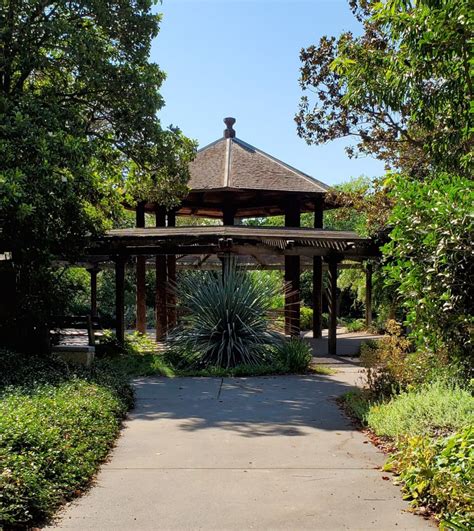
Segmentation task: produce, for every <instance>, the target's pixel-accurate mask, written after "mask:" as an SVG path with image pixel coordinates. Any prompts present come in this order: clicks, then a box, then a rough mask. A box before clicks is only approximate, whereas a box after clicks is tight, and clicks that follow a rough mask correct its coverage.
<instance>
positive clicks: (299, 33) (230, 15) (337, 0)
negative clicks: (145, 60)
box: [151, 0, 383, 184]
mask: <svg viewBox="0 0 474 531" xmlns="http://www.w3.org/2000/svg"><path fill="white" fill-rule="evenodd" d="M158 11H159V12H161V13H162V14H163V21H162V24H161V31H160V34H159V35H158V37H157V39H156V40H155V42H154V45H153V49H152V57H151V58H152V60H153V61H154V62H156V63H158V64H159V65H160V67H161V68H162V69H163V70H164V71H165V72H166V73H167V80H166V81H165V83H164V85H163V87H162V90H161V93H162V95H163V97H164V99H165V102H166V107H165V108H164V109H163V110H162V111H161V112H160V118H161V121H162V123H163V125H170V124H173V125H178V126H179V127H180V128H181V129H182V130H183V131H184V133H185V134H186V135H187V136H189V137H192V138H195V139H197V140H198V142H199V145H200V146H201V147H202V146H204V145H206V144H208V143H210V142H212V141H214V140H216V139H217V138H219V137H221V136H222V131H223V129H224V124H223V122H222V119H223V118H224V117H225V116H234V117H235V118H236V119H237V122H236V124H235V126H234V128H235V130H236V131H237V136H238V137H239V138H241V139H242V140H245V141H246V142H249V143H250V144H253V145H254V146H256V147H258V148H260V149H263V150H264V151H267V152H268V153H270V154H271V155H273V156H275V157H278V158H279V159H281V160H283V161H284V162H286V163H288V164H291V165H292V166H295V167H296V168H298V169H300V170H302V171H304V172H306V173H308V174H309V175H312V176H313V177H315V178H317V179H319V180H321V181H323V182H325V183H327V184H337V183H340V182H343V181H346V180H348V179H349V178H350V177H351V176H354V177H356V176H358V175H368V176H370V177H373V176H377V175H381V174H382V173H383V167H382V164H381V163H380V162H378V161H376V160H374V159H371V158H361V159H357V160H355V159H349V158H348V157H347V155H346V154H345V151H344V145H345V144H347V143H348V142H347V141H335V142H332V143H329V144H326V145H324V146H308V145H307V144H306V143H305V142H304V140H302V139H300V138H299V137H298V136H297V134H296V126H295V123H294V120H293V117H294V115H295V113H296V111H297V109H298V102H299V99H300V96H301V94H302V92H301V89H300V87H299V85H298V77H299V67H300V61H299V51H300V49H301V48H302V47H303V46H307V45H309V44H313V43H317V41H318V40H319V38H320V37H321V36H322V35H325V34H328V35H338V34H339V33H341V32H342V31H346V30H350V31H353V32H355V33H357V32H359V31H360V29H359V27H358V23H357V22H356V21H355V19H354V17H353V16H352V14H351V12H350V10H349V7H348V4H347V0H164V1H163V4H162V5H161V6H159V7H158Z"/></svg>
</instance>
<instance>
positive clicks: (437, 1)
mask: <svg viewBox="0 0 474 531" xmlns="http://www.w3.org/2000/svg"><path fill="white" fill-rule="evenodd" d="M350 3H351V6H352V9H353V11H354V13H355V15H356V17H357V18H358V20H359V21H360V22H361V23H362V26H363V34H362V35H361V36H360V37H354V36H353V35H352V34H349V33H345V34H343V35H341V36H340V37H339V38H338V39H335V38H328V37H324V38H323V39H322V40H321V41H320V43H319V46H313V47H309V48H307V49H305V50H303V51H302V53H301V59H302V61H303V67H302V70H301V72H302V73H301V80H300V82H301V85H302V87H303V89H311V90H313V91H314V92H315V93H316V95H317V96H318V98H319V101H318V102H317V103H316V105H315V106H314V108H313V106H312V104H311V102H310V101H309V98H307V97H305V98H303V100H302V102H301V106H300V111H299V113H298V115H297V117H296V121H297V125H298V132H299V134H300V135H301V136H302V137H303V138H305V139H306V140H307V142H309V143H315V144H318V143H322V142H325V141H328V140H331V139H334V138H340V137H345V136H356V137H357V138H358V139H359V140H358V144H357V145H356V146H355V147H353V148H349V154H350V155H354V154H356V153H364V154H371V155H374V156H376V157H378V158H380V159H381V160H384V161H385V162H386V164H387V168H389V169H390V170H391V171H390V172H389V173H388V174H387V175H386V176H385V177H384V178H383V179H382V180H381V181H380V182H379V190H378V194H379V199H377V198H376V197H374V195H373V194H371V193H370V191H369V194H368V197H366V198H364V196H361V197H360V198H355V199H354V197H348V198H347V197H346V199H344V197H341V199H340V200H341V203H342V204H344V201H346V203H345V204H347V205H349V206H351V205H357V204H358V205H359V207H360V208H362V209H363V208H364V203H365V205H368V207H370V208H372V210H373V207H375V210H373V211H374V212H375V213H376V209H377V205H379V209H380V215H383V216H385V217H386V218H387V222H386V223H387V226H388V228H389V230H390V234H389V240H390V241H389V243H388V244H387V245H386V246H385V248H384V261H385V272H386V275H387V278H388V280H387V282H386V284H387V286H388V288H390V287H391V288H392V289H395V290H396V291H397V293H398V296H399V300H400V304H401V305H402V307H403V308H404V310H405V314H406V322H407V324H408V325H409V326H410V330H411V332H410V335H411V337H412V339H413V340H414V342H415V344H416V345H417V346H418V347H419V348H422V349H425V350H429V351H432V352H437V351H440V350H442V349H444V350H446V351H448V352H449V353H450V354H452V355H456V354H459V353H462V354H463V355H464V357H465V356H466V354H467V353H468V352H469V350H470V349H471V347H472V345H471V344H470V341H469V331H470V330H472V325H473V323H474V320H473V311H472V303H470V301H472V300H473V295H474V294H473V293H472V273H471V272H470V269H469V265H468V264H470V263H471V262H472V251H471V250H470V246H469V244H468V239H469V233H470V231H472V218H470V215H469V212H470V211H471V210H472V197H473V193H474V192H473V182H472V179H471V167H472V161H473V150H472V131H473V115H472V113H471V111H472V101H473V88H472V87H473V85H472V59H471V57H472V54H471V51H472V50H471V46H472V36H473V27H474V17H473V15H472V9H470V3H469V2H468V0H388V1H386V2H376V1H372V0H358V1H355V0H352V1H351V2H350ZM374 198H375V200H374ZM384 198H385V199H384ZM382 200H383V202H382ZM382 207H383V208H382Z"/></svg>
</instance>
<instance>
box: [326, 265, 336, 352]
mask: <svg viewBox="0 0 474 531" xmlns="http://www.w3.org/2000/svg"><path fill="white" fill-rule="evenodd" d="M328 269H329V271H328V273H329V275H328V279H329V293H328V302H329V330H328V353H329V355H330V356H335V355H336V352H337V348H336V341H337V340H336V338H337V258H335V257H329V258H328Z"/></svg>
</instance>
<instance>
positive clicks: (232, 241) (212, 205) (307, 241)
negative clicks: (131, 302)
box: [88, 118, 379, 354]
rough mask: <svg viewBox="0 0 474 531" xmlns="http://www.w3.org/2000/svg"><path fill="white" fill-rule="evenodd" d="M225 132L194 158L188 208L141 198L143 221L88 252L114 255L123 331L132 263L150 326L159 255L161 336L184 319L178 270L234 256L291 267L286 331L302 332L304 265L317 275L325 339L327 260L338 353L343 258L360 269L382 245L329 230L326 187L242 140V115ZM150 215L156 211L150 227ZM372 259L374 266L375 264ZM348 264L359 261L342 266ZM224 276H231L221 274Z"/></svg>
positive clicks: (142, 317) (332, 346)
mask: <svg viewBox="0 0 474 531" xmlns="http://www.w3.org/2000/svg"><path fill="white" fill-rule="evenodd" d="M224 123H225V125H226V129H225V130H224V135H223V137H222V138H219V139H218V140H216V141H215V142H213V143H211V144H209V145H207V146H205V147H204V148H202V149H200V150H199V151H198V153H197V155H196V158H195V160H194V161H193V162H192V163H191V165H190V174H191V178H190V181H189V183H188V187H189V193H188V195H187V196H186V197H185V198H184V199H183V200H182V202H181V204H180V206H179V207H178V208H175V209H173V210H166V209H165V208H164V207H163V206H161V205H158V204H155V203H151V202H141V203H139V204H138V205H137V207H136V227H135V228H132V229H116V230H111V231H109V232H107V234H106V235H105V236H104V237H103V238H101V239H100V240H98V241H96V242H94V243H93V244H92V245H91V247H90V249H89V250H88V254H89V258H88V259H89V260H90V261H91V262H92V263H94V264H96V266H97V264H100V262H103V261H111V260H112V261H113V262H115V274H116V330H117V337H118V338H119V340H121V341H123V339H124V334H125V321H124V284H125V282H124V281H125V266H126V263H128V262H129V261H130V260H134V261H135V267H136V279H137V280H136V281H137V286H136V328H137V330H139V331H141V332H145V331H146V301H145V287H146V286H145V273H146V267H147V264H150V261H151V260H153V263H154V267H156V303H155V317H156V338H157V340H163V339H164V338H165V337H166V334H167V331H168V329H169V328H170V327H173V326H174V325H175V324H176V309H175V301H174V300H173V293H172V291H170V290H168V289H167V285H168V283H170V282H171V283H173V282H175V281H176V270H177V269H182V268H189V269H199V268H204V269H210V268H211V269H212V268H215V267H219V266H220V264H224V265H223V267H224V270H225V264H226V261H227V260H228V259H229V258H230V257H235V260H236V263H237V265H241V266H243V267H247V268H254V269H283V270H284V278H285V283H286V290H285V332H286V333H287V334H289V335H293V336H294V335H299V334H300V294H299V290H300V272H301V270H302V268H305V269H308V268H311V269H312V272H313V315H314V319H313V335H314V337H320V336H321V315H322V290H323V267H326V268H327V270H328V280H329V289H328V293H327V295H328V302H329V333H328V339H329V345H328V349H329V353H330V354H336V325H337V309H336V287H337V270H338V264H341V263H342V262H343V260H350V261H351V263H352V264H354V263H356V264H357V263H358V264H360V266H362V264H363V262H364V261H367V260H370V259H373V258H376V257H377V256H378V255H379V250H378V247H377V245H376V244H375V243H374V242H373V241H372V240H370V239H367V238H363V237H360V236H358V235H357V234H356V233H354V232H347V231H330V230H325V229H324V223H323V217H324V216H323V214H324V210H326V209H330V208H334V205H333V204H331V203H330V202H328V194H327V193H328V190H329V189H328V187H327V186H326V185H325V184H323V183H322V182H320V181H317V180H315V179H313V178H312V177H310V176H309V175H306V174H305V173H303V172H301V171H298V170H297V169H295V168H293V167H291V166H289V165H288V164H285V163H284V162H282V161H280V160H278V159H276V158H275V157H273V156H271V155H269V154H267V153H265V152H263V151H261V150H260V149H258V148H256V147H254V146H252V145H250V144H248V143H246V142H244V141H243V140H240V139H239V138H237V137H236V134H235V130H234V128H233V126H234V124H235V119H234V118H225V119H224ZM304 212H311V213H314V228H301V226H300V217H301V214H302V213H304ZM145 213H149V214H153V215H154V217H155V226H154V227H145ZM275 215H283V216H284V220H285V222H284V226H283V227H265V226H257V227H256V226H249V225H247V224H244V223H242V220H244V219H246V218H266V217H268V216H275ZM177 216H196V217H203V218H213V219H216V220H221V224H216V225H197V226H196V225H194V226H176V218H177ZM369 264H370V263H369ZM344 267H353V265H350V264H349V265H348V264H344ZM97 271H98V269H97V267H94V268H92V269H91V270H90V272H91V297H92V305H91V306H92V309H93V313H94V311H96V309H97V306H96V293H95V291H96V275H97ZM366 272H367V277H366V278H367V300H366V312H367V313H366V319H367V321H370V319H371V317H370V316H371V291H372V290H371V269H370V265H369V266H368V267H366ZM223 274H224V273H223Z"/></svg>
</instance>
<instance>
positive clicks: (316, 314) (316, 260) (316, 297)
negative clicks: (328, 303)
mask: <svg viewBox="0 0 474 531" xmlns="http://www.w3.org/2000/svg"><path fill="white" fill-rule="evenodd" d="M322 329H323V259H322V258H321V257H320V256H314V257H313V337H314V338H318V337H321V334H322Z"/></svg>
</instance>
